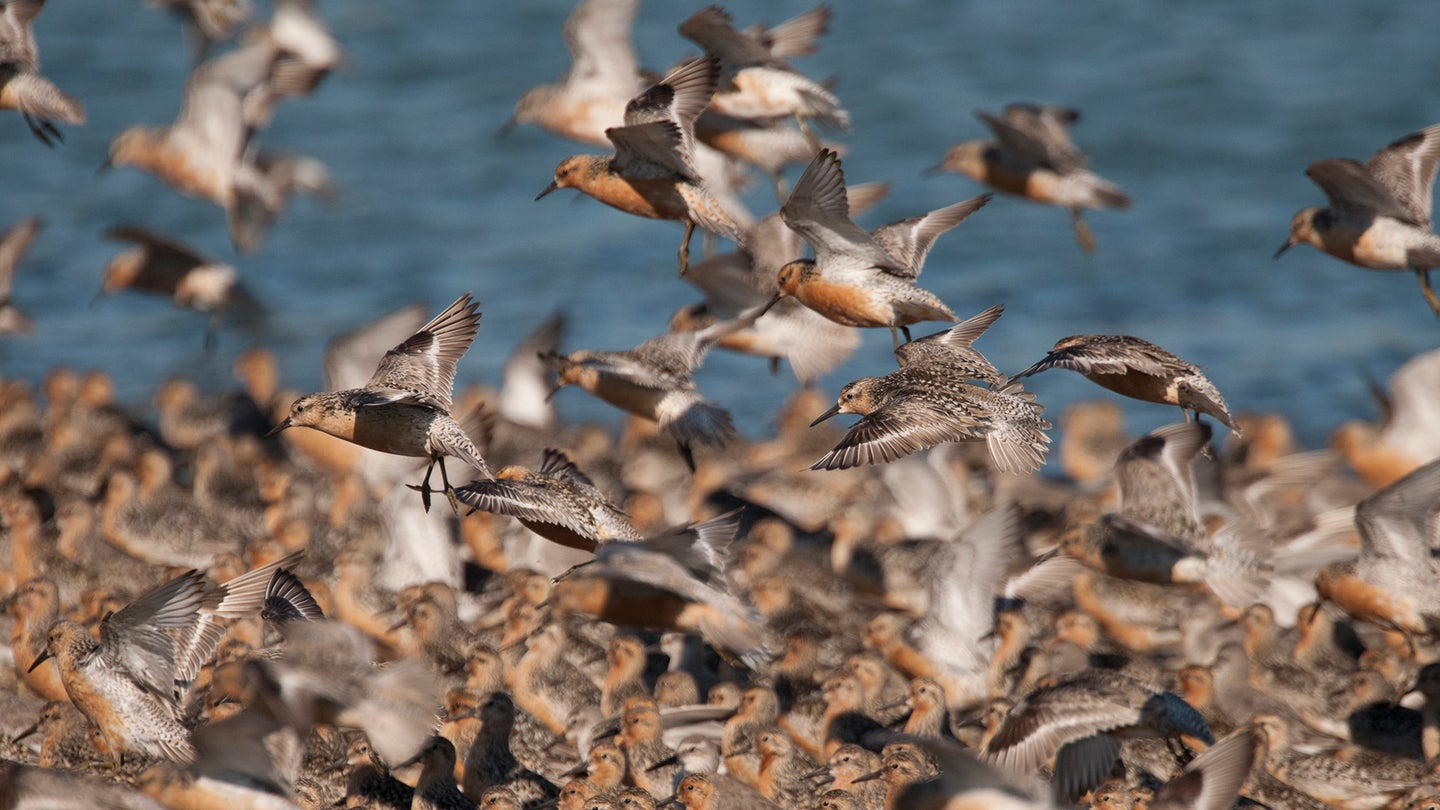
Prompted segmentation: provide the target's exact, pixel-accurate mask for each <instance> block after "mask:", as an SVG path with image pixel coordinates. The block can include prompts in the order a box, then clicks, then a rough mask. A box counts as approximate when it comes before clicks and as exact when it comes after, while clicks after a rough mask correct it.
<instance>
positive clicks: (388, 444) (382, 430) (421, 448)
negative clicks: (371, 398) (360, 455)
mask: <svg viewBox="0 0 1440 810" xmlns="http://www.w3.org/2000/svg"><path fill="white" fill-rule="evenodd" d="M434 418H435V411H432V410H430V409H429V408H419V407H415V406H413V405H373V406H370V407H362V408H357V409H356V410H355V425H354V434H353V437H351V438H350V441H352V442H354V443H356V444H358V445H360V446H361V447H368V448H370V449H371V450H378V451H380V452H382V453H391V454H393V455H397V456H415V457H418V458H429V457H432V456H434V455H435V453H434V451H433V450H432V449H431V447H430V423H431V422H432V421H433V420H434ZM341 438H345V437H341Z"/></svg>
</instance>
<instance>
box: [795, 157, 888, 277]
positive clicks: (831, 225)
mask: <svg viewBox="0 0 1440 810" xmlns="http://www.w3.org/2000/svg"><path fill="white" fill-rule="evenodd" d="M780 216H781V218H783V219H784V220H785V224H786V225H788V226H790V229H791V230H793V231H795V232H796V233H798V234H800V235H801V236H802V237H804V239H805V241H807V242H809V243H810V245H811V247H813V248H815V256H816V258H817V260H819V261H820V262H822V263H823V262H824V257H825V256H827V255H836V254H849V255H855V256H857V257H859V258H861V259H863V260H865V261H867V262H869V263H870V264H872V265H874V266H877V267H884V268H887V269H892V270H894V271H895V272H897V273H903V272H904V271H905V268H904V267H902V266H901V265H900V263H898V262H897V261H895V260H894V259H892V258H891V257H890V255H889V254H887V253H886V252H885V250H884V249H883V248H881V247H880V245H879V244H877V243H876V242H875V240H874V238H872V237H871V236H870V234H868V233H866V232H865V229H864V228H861V227H860V226H859V225H856V224H855V222H854V221H853V220H851V219H850V203H849V199H848V197H847V195H846V191H845V172H844V170H843V169H842V168H841V166H840V157H839V156H838V155H836V154H835V152H834V151H833V150H831V149H821V150H820V152H819V154H817V155H815V159H814V160H811V161H810V165H809V166H806V167H805V173H804V174H802V175H800V179H799V180H797V181H796V182H795V188H794V189H792V190H791V192H790V197H789V199H787V200H786V201H785V205H783V206H781V208H780ZM792 258H794V257H792Z"/></svg>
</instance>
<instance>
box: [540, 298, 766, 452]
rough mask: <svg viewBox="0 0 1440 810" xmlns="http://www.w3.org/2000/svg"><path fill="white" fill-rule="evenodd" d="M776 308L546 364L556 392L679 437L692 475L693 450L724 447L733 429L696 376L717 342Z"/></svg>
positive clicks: (551, 358) (755, 309) (762, 308)
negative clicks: (571, 388) (599, 403)
mask: <svg viewBox="0 0 1440 810" xmlns="http://www.w3.org/2000/svg"><path fill="white" fill-rule="evenodd" d="M775 302H776V299H771V300H770V301H769V302H767V303H764V304H761V305H759V306H755V307H751V308H750V309H748V310H746V311H745V312H743V313H741V315H740V316H739V317H736V318H735V319H734V320H729V321H724V322H721V323H717V324H714V325H712V326H708V327H706V328H704V329H701V330H699V331H698V332H667V333H665V334H663V335H658V336H656V337H653V338H651V339H649V340H647V341H645V342H644V343H641V344H640V345H639V346H636V347H635V348H633V349H630V350H628V351H589V350H583V349H582V350H580V351H575V352H571V353H570V354H568V355H558V354H554V353H550V354H546V355H544V358H545V360H546V362H548V363H549V364H550V365H551V366H552V367H553V368H554V369H555V370H556V372H557V373H558V379H557V380H556V382H555V390H557V391H558V390H559V389H560V388H563V387H564V386H567V385H578V386H580V387H581V388H584V389H585V390H586V391H589V392H590V393H592V394H594V395H595V396H597V397H599V398H600V399H603V400H605V401H606V402H608V403H610V404H611V405H614V406H615V407H617V408H621V409H623V410H626V411H629V412H630V413H633V414H635V415H636V416H642V417H644V418H646V419H652V420H654V421H656V422H658V423H659V424H660V427H661V428H663V429H664V430H666V431H667V432H669V433H670V435H671V436H673V437H675V441H676V442H677V443H678V444H679V446H680V453H681V455H682V456H684V458H685V463H686V464H687V465H689V467H690V469H691V470H694V469H695V459H694V456H693V455H692V453H691V450H690V446H691V445H692V444H697V443H698V444H708V445H722V444H724V443H725V442H727V441H729V440H730V438H731V437H732V436H733V435H734V433H735V427H734V425H733V424H732V423H731V420H730V414H729V412H727V411H726V410H724V409H723V408H719V407H717V406H715V405H711V404H710V403H708V402H706V401H705V400H704V398H702V397H701V396H700V390H699V388H698V387H697V386H696V385H695V380H694V379H693V377H692V375H693V374H694V372H695V369H697V368H699V367H700V363H701V362H702V361H704V359H705V355H706V354H708V353H709V352H710V348H711V347H712V346H714V345H715V344H716V342H718V341H719V340H720V339H721V338H723V337H725V336H726V335H728V334H731V333H733V332H736V331H738V330H740V329H744V328H745V327H747V326H749V325H750V324H753V323H755V321H756V320H757V319H758V318H760V316H762V315H764V314H765V312H766V311H767V310H769V309H770V307H771V306H773V305H774V304H775Z"/></svg>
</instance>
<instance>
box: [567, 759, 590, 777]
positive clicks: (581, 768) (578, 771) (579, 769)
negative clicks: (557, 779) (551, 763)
mask: <svg viewBox="0 0 1440 810" xmlns="http://www.w3.org/2000/svg"><path fill="white" fill-rule="evenodd" d="M587 770H589V768H588V767H586V765H585V763H583V762H582V763H580V764H579V765H576V766H575V767H573V768H571V769H570V770H568V771H566V772H564V773H562V774H560V775H561V776H563V777H565V778H566V779H574V778H575V777H577V776H584V775H585V772H586V771H587Z"/></svg>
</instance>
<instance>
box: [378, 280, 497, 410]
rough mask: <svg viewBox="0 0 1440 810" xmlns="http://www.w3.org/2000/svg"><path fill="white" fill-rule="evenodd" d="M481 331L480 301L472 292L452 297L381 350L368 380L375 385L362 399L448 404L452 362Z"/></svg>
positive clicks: (452, 380)
mask: <svg viewBox="0 0 1440 810" xmlns="http://www.w3.org/2000/svg"><path fill="white" fill-rule="evenodd" d="M479 331H480V304H479V302H477V301H472V300H471V298H470V293H468V292H467V293H465V294H464V295H462V296H460V297H459V298H457V299H455V301H454V303H452V304H450V306H448V307H446V308H445V309H444V310H443V311H442V312H441V313H440V314H439V315H436V316H435V317H434V318H432V319H431V321H430V322H429V323H427V324H425V325H424V326H422V327H420V331H418V332H416V333H415V334H413V335H411V336H410V337H409V338H408V339H406V340H405V341H404V342H402V343H401V344H400V345H398V346H396V347H395V348H393V349H391V350H390V351H388V352H386V353H385V356H384V357H383V358H381V359H380V365H379V367H378V368H376V369H375V375H374V376H373V377H371V378H370V382H369V383H368V384H367V385H366V388H368V389H379V391H376V392H375V393H376V394H377V396H375V397H370V398H367V401H365V402H364V403H363V404H369V405H375V404H381V403H384V402H411V403H415V404H424V405H429V406H431V407H433V408H439V409H441V410H444V411H449V410H450V396H451V392H452V391H453V390H454V388H455V364H456V363H458V362H459V360H460V357H461V356H462V355H464V354H465V352H466V350H468V349H469V348H470V344H471V343H472V342H474V340H475V334H476V333H477V332H479Z"/></svg>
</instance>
